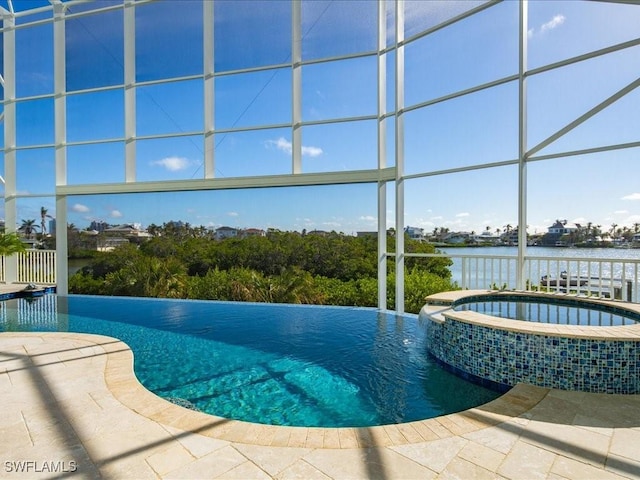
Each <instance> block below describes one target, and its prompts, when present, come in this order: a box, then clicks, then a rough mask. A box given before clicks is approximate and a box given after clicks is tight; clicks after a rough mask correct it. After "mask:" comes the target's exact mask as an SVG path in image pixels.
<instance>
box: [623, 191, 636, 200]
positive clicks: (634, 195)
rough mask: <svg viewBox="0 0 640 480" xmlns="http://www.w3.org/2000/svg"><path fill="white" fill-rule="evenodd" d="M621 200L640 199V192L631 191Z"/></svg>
mask: <svg viewBox="0 0 640 480" xmlns="http://www.w3.org/2000/svg"><path fill="white" fill-rule="evenodd" d="M622 200H640V193H638V192H636V193H632V194H630V195H625V196H624V197H622Z"/></svg>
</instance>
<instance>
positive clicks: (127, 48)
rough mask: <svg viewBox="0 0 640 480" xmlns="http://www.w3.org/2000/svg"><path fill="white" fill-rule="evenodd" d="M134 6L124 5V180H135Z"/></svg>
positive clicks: (129, 1)
mask: <svg viewBox="0 0 640 480" xmlns="http://www.w3.org/2000/svg"><path fill="white" fill-rule="evenodd" d="M135 14H136V7H135V2H133V1H132V0H127V2H126V3H125V5H124V138H125V143H124V145H125V147H124V150H125V172H124V177H125V182H127V183H133V182H135V181H136V87H135V83H136V16H135Z"/></svg>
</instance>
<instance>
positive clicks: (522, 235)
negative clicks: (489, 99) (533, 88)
mask: <svg viewBox="0 0 640 480" xmlns="http://www.w3.org/2000/svg"><path fill="white" fill-rule="evenodd" d="M519 7H520V16H519V28H520V30H519V32H520V38H519V61H518V117H519V122H518V261H517V267H516V288H517V289H518V290H523V289H524V287H525V281H526V280H525V255H526V248H527V157H526V151H527V77H526V76H525V74H526V71H527V48H528V46H527V39H528V34H527V31H528V24H529V22H528V11H529V3H528V0H522V1H521V2H520V5H519Z"/></svg>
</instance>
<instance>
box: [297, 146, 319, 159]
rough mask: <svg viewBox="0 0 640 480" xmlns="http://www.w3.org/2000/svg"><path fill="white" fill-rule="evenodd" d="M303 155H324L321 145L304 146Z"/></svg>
mask: <svg viewBox="0 0 640 480" xmlns="http://www.w3.org/2000/svg"><path fill="white" fill-rule="evenodd" d="M302 155H303V156H305V157H311V158H314V157H319V156H320V155H322V149H321V148H320V147H305V146H304V145H303V146H302Z"/></svg>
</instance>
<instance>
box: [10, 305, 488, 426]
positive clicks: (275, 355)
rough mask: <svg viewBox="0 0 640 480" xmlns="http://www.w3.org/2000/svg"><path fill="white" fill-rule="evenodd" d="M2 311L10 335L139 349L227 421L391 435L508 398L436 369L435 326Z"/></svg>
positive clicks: (157, 370)
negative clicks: (430, 340)
mask: <svg viewBox="0 0 640 480" xmlns="http://www.w3.org/2000/svg"><path fill="white" fill-rule="evenodd" d="M0 305H1V308H0V331H71V332H86V333H96V334H102V335H108V336H112V337H116V338H119V339H121V340H123V341H124V342H125V343H127V344H128V345H129V346H130V347H131V349H132V350H133V353H134V369H135V373H136V376H137V377H138V379H139V380H140V382H141V383H142V384H143V385H144V386H145V387H146V388H148V389H149V390H151V391H152V392H154V393H156V394H157V395H159V396H161V397H164V398H167V399H171V400H172V401H176V402H178V403H180V404H183V405H187V406H190V407H192V408H195V409H198V410H201V411H203V412H206V413H210V414H213V415H218V416H222V417H226V418H232V419H238V420H245V421H249V422H256V423H265V424H273V425H296V426H323V427H355V426H372V425H384V424H393V423H401V422H409V421H414V420H419V419H425V418H431V417H435V416H439V415H443V414H447V413H453V412H456V411H460V410H464V409H467V408H471V407H474V406H477V405H480V404H482V403H485V402H487V401H490V400H492V399H494V398H496V397H497V396H498V395H499V393H497V392H494V391H491V390H488V389H486V388H484V387H481V386H479V385H475V384H472V383H470V382H468V381H466V380H463V379H461V378H459V377H457V376H455V375H453V374H452V373H449V372H447V371H445V370H443V369H442V368H441V367H439V366H438V365H436V363H435V361H434V360H432V359H431V357H429V356H428V354H427V351H426V345H425V328H424V325H422V323H421V322H422V321H421V320H420V319H418V317H417V316H412V315H404V316H398V315H395V314H392V313H387V312H380V311H378V310H375V309H366V308H348V307H315V306H293V305H274V304H249V303H234V302H209V301H185V300H165V299H140V298H122V297H93V296H82V295H73V296H69V297H65V296H55V295H46V296H45V297H42V298H40V299H37V300H35V301H33V300H32V301H27V300H25V299H20V300H8V301H6V302H1V304H0Z"/></svg>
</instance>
